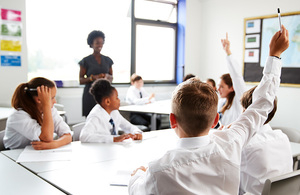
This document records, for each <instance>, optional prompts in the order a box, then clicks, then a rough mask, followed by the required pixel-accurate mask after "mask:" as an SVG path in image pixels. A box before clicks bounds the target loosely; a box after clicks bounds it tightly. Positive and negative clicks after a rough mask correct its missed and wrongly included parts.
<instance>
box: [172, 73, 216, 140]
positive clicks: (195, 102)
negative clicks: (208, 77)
mask: <svg viewBox="0 0 300 195" xmlns="http://www.w3.org/2000/svg"><path fill="white" fill-rule="evenodd" d="M217 105H218V96H217V94H216V92H215V91H214V90H213V88H212V87H211V86H210V85H209V84H207V83H203V82H201V81H200V80H199V79H197V78H191V79H189V80H187V81H186V82H183V83H181V84H180V85H178V86H177V88H176V89H175V90H174V92H173V97H172V113H173V114H174V115H175V117H176V121H177V123H178V124H179V125H180V126H181V127H182V129H183V131H184V132H185V133H186V134H187V135H188V136H191V137H195V136H198V135H199V134H200V133H202V132H203V131H204V130H207V129H208V128H210V127H211V126H212V125H213V122H214V119H215V117H216V115H217Z"/></svg>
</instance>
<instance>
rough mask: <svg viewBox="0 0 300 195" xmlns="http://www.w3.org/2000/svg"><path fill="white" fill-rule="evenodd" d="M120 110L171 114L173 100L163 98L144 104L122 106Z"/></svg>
mask: <svg viewBox="0 0 300 195" xmlns="http://www.w3.org/2000/svg"><path fill="white" fill-rule="evenodd" d="M119 110H120V111H127V112H144V113H155V114H170V113H171V100H161V101H156V102H153V103H150V104H144V105H128V106H121V107H120V108H119Z"/></svg>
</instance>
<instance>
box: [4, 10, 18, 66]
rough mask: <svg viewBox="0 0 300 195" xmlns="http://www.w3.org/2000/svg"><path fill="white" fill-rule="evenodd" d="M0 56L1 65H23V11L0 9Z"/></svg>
mask: <svg viewBox="0 0 300 195" xmlns="http://www.w3.org/2000/svg"><path fill="white" fill-rule="evenodd" d="M0 11H1V20H0V23H1V25H0V28H1V29H0V56H1V61H0V63H1V67H5V66H14V67H16V66H21V52H22V17H21V11H18V10H12V9H3V8H1V9H0Z"/></svg>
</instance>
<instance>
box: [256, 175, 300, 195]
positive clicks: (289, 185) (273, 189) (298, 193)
mask: <svg viewBox="0 0 300 195" xmlns="http://www.w3.org/2000/svg"><path fill="white" fill-rule="evenodd" d="M284 194H289V195H300V170H297V171H294V172H291V173H287V174H284V175H281V176H278V177H274V178H271V179H267V180H266V182H265V184H264V188H263V191H262V193H261V195H284Z"/></svg>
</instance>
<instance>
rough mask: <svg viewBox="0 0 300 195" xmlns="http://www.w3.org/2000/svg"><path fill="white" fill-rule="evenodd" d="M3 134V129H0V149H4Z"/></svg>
mask: <svg viewBox="0 0 300 195" xmlns="http://www.w3.org/2000/svg"><path fill="white" fill-rule="evenodd" d="M4 134H5V130H2V131H0V151H2V150H5V147H4V143H3V137H4Z"/></svg>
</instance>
